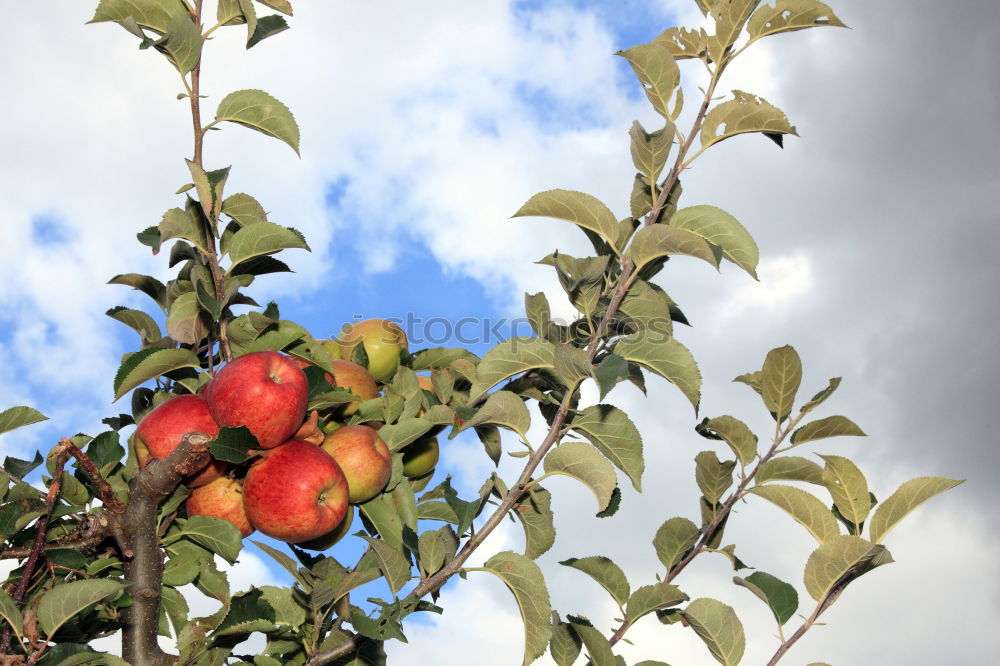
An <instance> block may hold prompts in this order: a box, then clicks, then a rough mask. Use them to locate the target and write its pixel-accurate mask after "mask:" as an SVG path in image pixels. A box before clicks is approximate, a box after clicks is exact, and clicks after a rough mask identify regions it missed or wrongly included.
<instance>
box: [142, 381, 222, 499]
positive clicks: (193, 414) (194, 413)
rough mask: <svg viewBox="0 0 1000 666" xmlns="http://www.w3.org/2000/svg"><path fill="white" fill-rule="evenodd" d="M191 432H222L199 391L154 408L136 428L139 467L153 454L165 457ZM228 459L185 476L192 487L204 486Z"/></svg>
mask: <svg viewBox="0 0 1000 666" xmlns="http://www.w3.org/2000/svg"><path fill="white" fill-rule="evenodd" d="M189 432H203V433H205V434H206V435H208V436H209V437H215V436H216V435H218V434H219V425H218V423H216V422H215V419H213V418H212V415H211V414H210V413H209V409H208V404H207V403H206V402H205V401H204V400H202V399H201V398H200V397H198V396H196V395H178V396H174V397H173V398H169V399H167V400H166V401H165V402H162V403H160V404H159V405H157V406H156V407H155V408H154V409H153V410H151V411H150V412H149V413H148V414H146V416H145V417H143V419H142V421H140V422H139V427H138V428H136V431H135V436H134V438H133V440H134V444H135V454H136V458H137V459H138V461H139V467H140V468H144V467H145V466H146V465H147V464H148V463H149V460H150V458H166V457H167V456H169V455H170V454H171V452H173V450H174V449H176V448H177V446H178V445H179V444H180V443H181V440H182V439H183V438H184V435H186V434H187V433H189ZM226 467H227V465H226V463H225V462H223V461H221V460H214V459H213V460H212V461H211V462H209V463H208V465H206V466H205V467H204V468H203V469H202V470H201V471H200V472H198V473H197V474H193V475H192V476H189V477H187V478H186V479H184V483H185V485H187V486H188V487H189V488H197V487H198V486H203V485H205V484H207V483H209V482H211V481H214V480H215V479H217V478H219V477H220V476H222V475H223V474H225V472H226Z"/></svg>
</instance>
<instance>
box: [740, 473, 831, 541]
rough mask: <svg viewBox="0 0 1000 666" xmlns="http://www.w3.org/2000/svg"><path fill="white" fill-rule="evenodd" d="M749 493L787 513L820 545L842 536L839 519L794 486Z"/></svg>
mask: <svg viewBox="0 0 1000 666" xmlns="http://www.w3.org/2000/svg"><path fill="white" fill-rule="evenodd" d="M748 492H751V493H753V494H754V495H758V496H760V497H763V498H764V499H766V500H767V501H768V502H771V503H772V504H774V505H775V506H777V507H778V508H779V509H781V510H783V511H785V512H786V513H787V514H788V515H790V516H791V517H792V518H794V519H795V520H796V522H798V523H799V524H800V525H802V526H803V527H805V528H806V529H807V530H809V533H810V534H812V535H813V537H815V538H816V540H817V541H819V542H820V543H826V542H827V541H829V540H831V539H835V538H837V537H839V536H840V528H839V527H838V526H837V519H836V518H834V517H833V514H832V513H830V509H828V508H827V507H826V505H824V504H823V503H822V502H821V501H819V499H818V498H817V497H816V496H815V495H812V494H810V493H807V492H806V491H804V490H801V489H799V488H795V487H793V486H785V485H781V484H770V485H766V486H756V487H754V488H751V489H750V490H749V491H748Z"/></svg>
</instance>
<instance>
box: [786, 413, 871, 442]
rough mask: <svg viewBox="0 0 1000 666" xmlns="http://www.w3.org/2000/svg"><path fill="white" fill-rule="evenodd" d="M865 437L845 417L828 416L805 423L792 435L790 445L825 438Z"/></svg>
mask: <svg viewBox="0 0 1000 666" xmlns="http://www.w3.org/2000/svg"><path fill="white" fill-rule="evenodd" d="M843 436H852V437H865V433H864V432H863V431H862V430H861V428H859V427H858V426H856V425H855V424H854V422H853V421H851V420H850V419H849V418H847V417H846V416H828V417H826V418H825V419H819V420H818V421H813V422H812V423H807V424H805V425H804V426H802V427H800V428H798V429H797V430H796V431H795V432H793V433H792V437H791V442H792V444H805V443H806V442H812V441H814V440H817V439H825V438H827V437H843Z"/></svg>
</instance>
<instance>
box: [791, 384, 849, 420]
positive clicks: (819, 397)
mask: <svg viewBox="0 0 1000 666" xmlns="http://www.w3.org/2000/svg"><path fill="white" fill-rule="evenodd" d="M838 386H840V377H831V378H830V383H829V384H828V385H827V387H826V388H825V389H823V390H822V391H820V392H819V393H817V394H816V395H814V396H813V397H811V398H810V399H809V402H807V403H806V404H804V405H802V407H801V408H800V409H799V412H800V413H802V414H807V413H809V412H811V411H812V410H813V409H815V408H816V407H819V406H820V405H821V404H823V402H824V401H826V399H827V398H829V397H830V396H831V395H832V394H833V392H834V391H836V390H837V387H838Z"/></svg>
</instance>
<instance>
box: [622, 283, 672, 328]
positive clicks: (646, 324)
mask: <svg viewBox="0 0 1000 666" xmlns="http://www.w3.org/2000/svg"><path fill="white" fill-rule="evenodd" d="M671 305H675V304H674V302H673V301H672V300H671V299H670V297H669V296H667V294H666V292H664V291H663V289H662V288H660V286H659V285H656V284H652V283H650V282H647V281H645V280H636V281H635V282H633V283H632V286H631V287H629V290H628V292H627V293H626V294H625V298H624V299H622V304H621V306H620V307H619V308H618V311H619V312H620V313H621V314H622V315H624V316H625V317H626V318H627V321H626V324H627V326H628V328H629V329H630V330H631V331H633V332H640V331H647V330H648V331H650V333H651V334H655V335H657V336H659V339H665V338H668V337H670V336H671V335H673V321H671V315H670V306H671Z"/></svg>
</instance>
